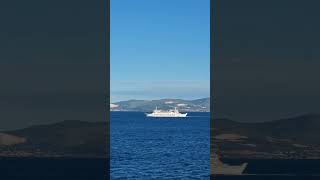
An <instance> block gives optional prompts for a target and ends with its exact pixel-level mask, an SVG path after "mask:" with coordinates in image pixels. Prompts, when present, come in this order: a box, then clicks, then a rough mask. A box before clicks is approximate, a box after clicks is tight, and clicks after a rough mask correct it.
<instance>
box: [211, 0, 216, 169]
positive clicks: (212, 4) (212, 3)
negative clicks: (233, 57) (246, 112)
mask: <svg viewBox="0 0 320 180" xmlns="http://www.w3.org/2000/svg"><path fill="white" fill-rule="evenodd" d="M214 1H215V0H210V174H212V169H213V167H211V166H212V165H213V160H212V158H211V157H212V152H213V143H212V140H213V133H212V130H213V6H214Z"/></svg>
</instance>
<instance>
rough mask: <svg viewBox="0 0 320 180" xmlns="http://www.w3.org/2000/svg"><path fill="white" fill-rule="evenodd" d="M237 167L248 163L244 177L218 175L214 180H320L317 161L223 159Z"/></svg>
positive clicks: (319, 165) (319, 163)
mask: <svg viewBox="0 0 320 180" xmlns="http://www.w3.org/2000/svg"><path fill="white" fill-rule="evenodd" d="M222 161H223V162H224V163H228V164H230V165H237V164H241V163H243V162H247V163H248V166H247V168H246V169H245V171H244V172H243V174H242V175H217V176H212V177H211V179H213V180H313V179H315V180H320V160H317V159H222Z"/></svg>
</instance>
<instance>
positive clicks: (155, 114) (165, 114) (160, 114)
mask: <svg viewBox="0 0 320 180" xmlns="http://www.w3.org/2000/svg"><path fill="white" fill-rule="evenodd" d="M187 114H188V113H180V112H179V111H178V109H177V108H176V107H175V108H174V109H173V110H169V111H163V110H158V108H157V107H156V109H155V110H153V112H152V113H150V114H147V113H146V116H147V117H187Z"/></svg>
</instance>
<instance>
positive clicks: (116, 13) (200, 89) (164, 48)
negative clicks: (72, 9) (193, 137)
mask: <svg viewBox="0 0 320 180" xmlns="http://www.w3.org/2000/svg"><path fill="white" fill-rule="evenodd" d="M110 8H111V9H110V11H111V12H110V26H111V27H110V46H111V47H110V61H111V65H110V75H111V102H117V101H121V100H129V99H159V98H182V99H196V98H204V97H209V91H210V90H209V86H210V77H209V75H210V65H209V62H210V5H209V0H201V1H198V0H184V1H179V0H135V1H132V0H111V4H110Z"/></svg>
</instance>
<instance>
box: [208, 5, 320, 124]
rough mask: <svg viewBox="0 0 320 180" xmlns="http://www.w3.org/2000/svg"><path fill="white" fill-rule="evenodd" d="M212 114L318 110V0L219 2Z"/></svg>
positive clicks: (275, 115)
mask: <svg viewBox="0 0 320 180" xmlns="http://www.w3.org/2000/svg"><path fill="white" fill-rule="evenodd" d="M216 2H219V3H218V4H215V10H216V11H215V12H216V14H215V17H216V18H215V20H216V21H215V23H216V24H215V27H216V31H215V32H214V39H215V40H214V43H215V46H214V47H216V48H215V50H214V52H215V53H214V69H213V72H214V79H213V82H214V93H215V94H214V96H215V99H214V111H215V112H214V113H213V114H214V115H215V116H227V117H229V118H231V119H234V120H241V121H267V120H275V119H280V118H288V117H292V116H296V115H300V114H304V113H320V108H319V107H320V83H319V77H320V71H319V69H320V51H319V50H320V33H319V32H320V23H319V19H320V11H319V10H318V7H319V6H320V1H317V0H309V1H301V0H281V1H279V0H269V1H256V0H241V1H239V0H217V1H216Z"/></svg>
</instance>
